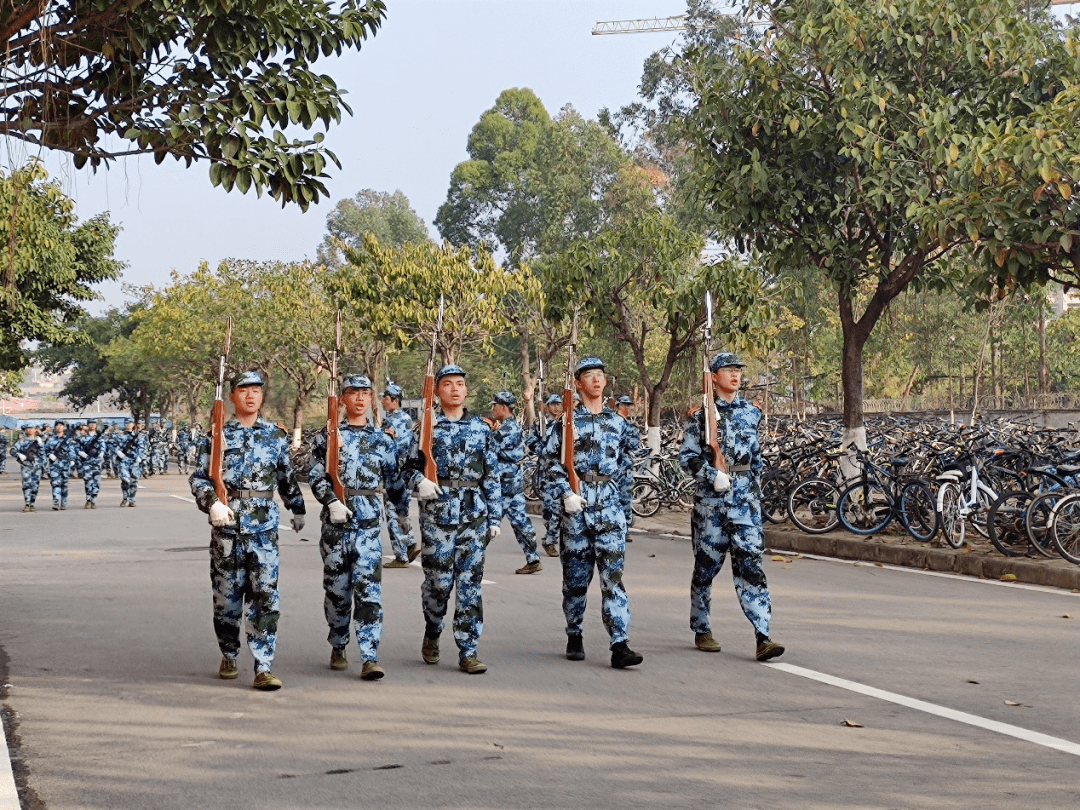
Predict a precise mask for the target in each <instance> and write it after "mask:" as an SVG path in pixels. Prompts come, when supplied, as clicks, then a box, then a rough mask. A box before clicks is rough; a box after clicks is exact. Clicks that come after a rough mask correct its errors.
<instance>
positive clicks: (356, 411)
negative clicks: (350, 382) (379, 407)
mask: <svg viewBox="0 0 1080 810" xmlns="http://www.w3.org/2000/svg"><path fill="white" fill-rule="evenodd" d="M341 401H342V402H344V403H345V414H346V416H348V417H349V418H350V419H359V418H360V417H361V416H363V415H364V414H366V413H367V411H368V408H370V407H371V389H370V388H348V389H346V390H345V393H344V394H342V395H341Z"/></svg>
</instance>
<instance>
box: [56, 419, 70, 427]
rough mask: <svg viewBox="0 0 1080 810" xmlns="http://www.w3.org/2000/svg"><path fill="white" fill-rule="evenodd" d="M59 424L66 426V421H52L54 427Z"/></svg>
mask: <svg viewBox="0 0 1080 810" xmlns="http://www.w3.org/2000/svg"><path fill="white" fill-rule="evenodd" d="M61 425H62V426H63V427H67V422H65V421H64V420H63V419H57V420H56V421H55V422H53V426H54V427H60V426H61Z"/></svg>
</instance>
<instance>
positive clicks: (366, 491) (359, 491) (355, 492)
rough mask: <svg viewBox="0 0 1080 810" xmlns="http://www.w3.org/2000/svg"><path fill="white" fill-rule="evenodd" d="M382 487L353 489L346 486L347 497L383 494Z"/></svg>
mask: <svg viewBox="0 0 1080 810" xmlns="http://www.w3.org/2000/svg"><path fill="white" fill-rule="evenodd" d="M382 493H383V491H382V489H381V488H380V489H352V488H351V487H345V497H346V498H355V497H356V496H357V495H382Z"/></svg>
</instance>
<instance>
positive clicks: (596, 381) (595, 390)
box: [577, 368, 607, 399]
mask: <svg viewBox="0 0 1080 810" xmlns="http://www.w3.org/2000/svg"><path fill="white" fill-rule="evenodd" d="M577 386H578V390H579V391H581V395H582V396H583V397H590V398H591V399H595V398H596V397H598V396H600V395H602V394H603V393H604V389H605V388H606V387H607V375H606V374H604V372H603V371H601V370H600V369H598V368H592V369H589V370H588V371H585V372H582V374H581V376H580V377H578V380H577Z"/></svg>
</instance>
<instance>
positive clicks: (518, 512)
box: [503, 489, 540, 563]
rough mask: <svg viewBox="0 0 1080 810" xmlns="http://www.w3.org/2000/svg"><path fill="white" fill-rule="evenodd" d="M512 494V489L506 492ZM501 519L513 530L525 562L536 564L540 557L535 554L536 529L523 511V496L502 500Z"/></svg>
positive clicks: (520, 494)
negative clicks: (507, 521)
mask: <svg viewBox="0 0 1080 810" xmlns="http://www.w3.org/2000/svg"><path fill="white" fill-rule="evenodd" d="M506 491H508V492H513V490H512V489H508V490H506ZM503 517H505V518H506V519H507V520H509V521H510V526H511V528H513V530H514V537H516V538H517V541H518V545H519V546H521V550H522V551H524V552H525V562H527V563H531V562H536V561H537V560H539V559H540V555H539V554H537V553H536V529H534V528H533V525H532V521H531V520H529V513H528V512H527V511H525V494H524V493H523V492H520V491H519V492H518V493H517V494H515V495H510V496H509V497H504V498H503Z"/></svg>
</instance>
